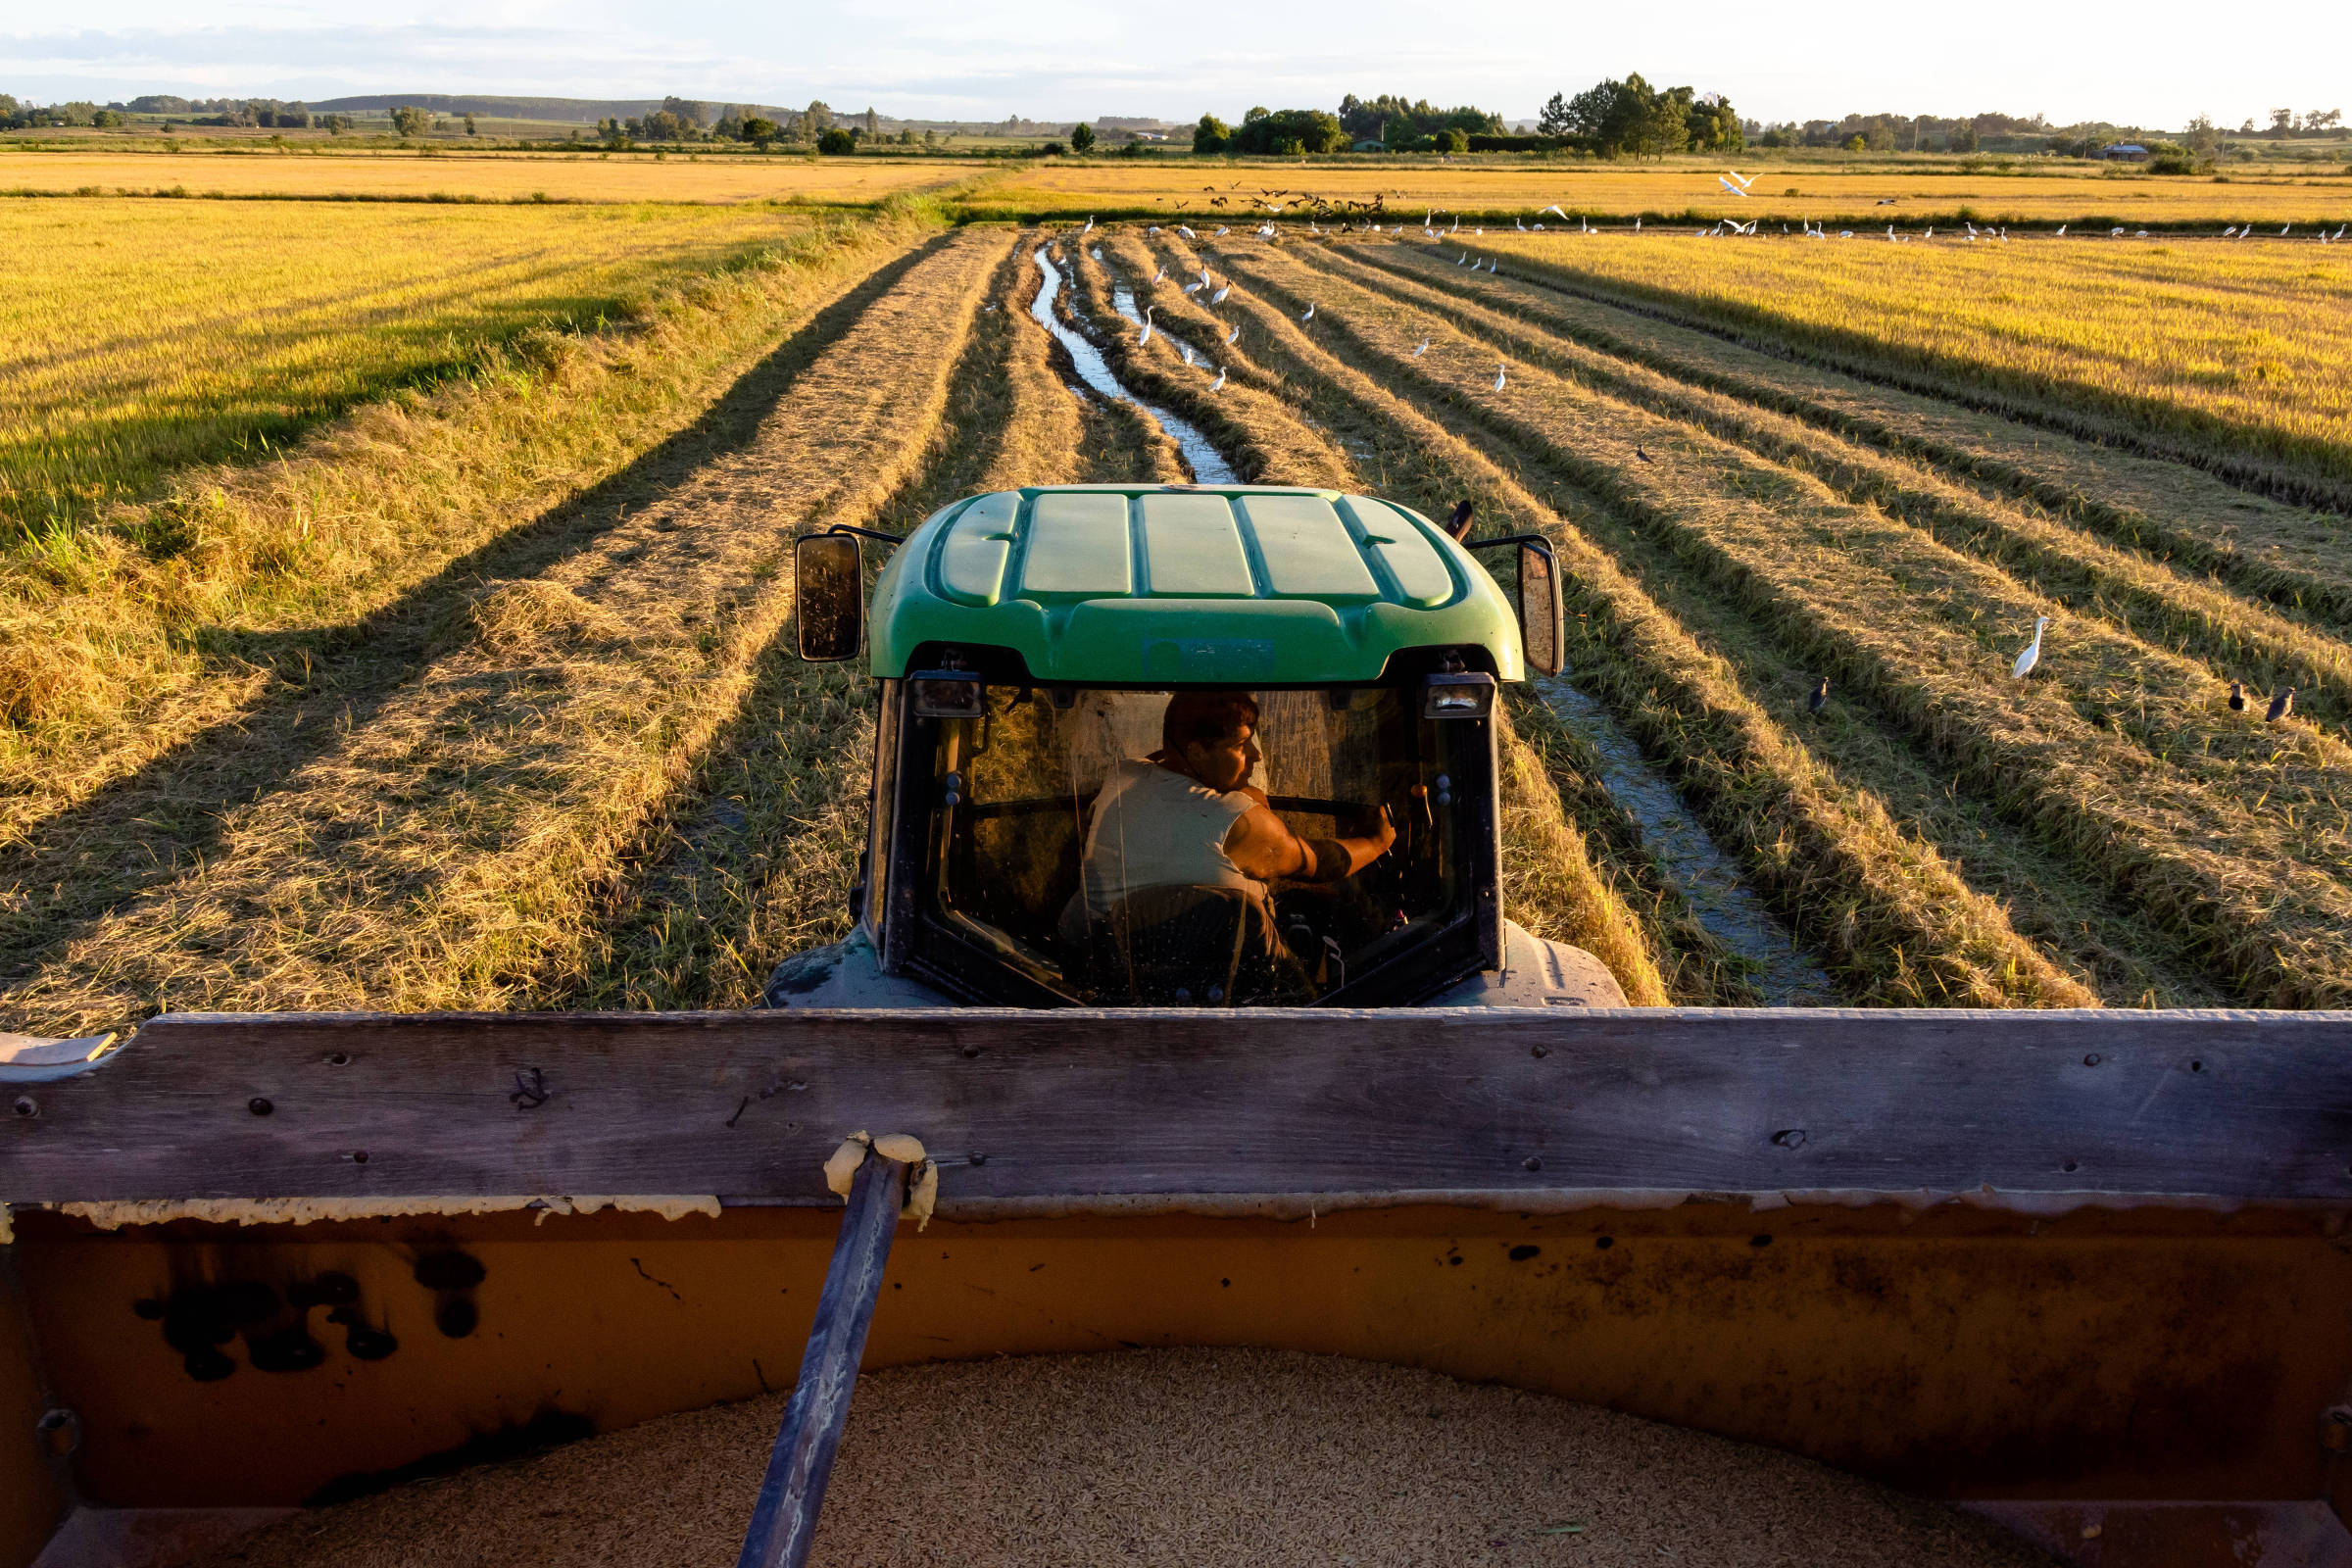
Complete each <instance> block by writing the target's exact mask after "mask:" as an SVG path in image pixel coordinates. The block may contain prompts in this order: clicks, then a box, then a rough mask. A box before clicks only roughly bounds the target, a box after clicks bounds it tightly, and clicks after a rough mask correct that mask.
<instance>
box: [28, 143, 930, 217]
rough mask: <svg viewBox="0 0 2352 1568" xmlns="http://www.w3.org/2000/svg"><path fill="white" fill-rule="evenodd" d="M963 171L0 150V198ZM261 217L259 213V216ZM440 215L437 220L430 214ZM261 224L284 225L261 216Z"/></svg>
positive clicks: (721, 192) (701, 184) (722, 199)
mask: <svg viewBox="0 0 2352 1568" xmlns="http://www.w3.org/2000/svg"><path fill="white" fill-rule="evenodd" d="M974 167H975V166H973V165H972V164H970V163H968V162H962V161H957V162H945V161H942V160H940V159H936V158H909V159H906V160H904V161H894V160H886V159H881V158H854V159H853V158H815V157H809V156H807V155H799V154H785V153H770V154H767V155H766V156H763V157H759V156H742V155H734V154H727V155H720V154H713V155H712V156H711V157H709V158H699V157H696V156H695V155H693V154H670V155H667V156H665V157H663V158H662V159H660V160H657V159H656V158H655V157H654V155H653V154H651V153H606V152H603V151H600V150H598V149H595V148H583V149H581V150H580V151H578V152H564V153H514V152H510V153H468V152H462V151H443V150H441V149H439V148H434V149H432V150H431V151H428V152H401V151H391V150H376V151H368V152H358V151H352V152H345V151H320V152H312V151H309V150H307V149H306V150H305V151H303V152H299V153H294V152H284V153H281V152H273V151H271V150H270V149H268V148H260V149H255V150H253V151H248V152H236V153H221V152H198V151H188V152H179V153H173V152H168V151H165V150H163V149H162V148H157V149H155V150H154V151H147V152H114V151H107V152H84V151H81V150H78V149H76V150H75V151H73V152H41V153H34V152H17V151H0V192H16V193H32V192H39V193H43V194H47V195H53V196H69V195H75V194H79V193H82V192H84V191H93V190H95V191H104V192H105V193H107V194H108V195H110V196H113V195H125V196H151V195H162V196H194V197H211V196H220V197H230V198H274V199H279V200H310V201H391V202H433V203H448V202H461V203H463V202H519V203H536V202H540V201H548V202H589V203H621V204H635V203H641V202H664V203H675V202H696V203H724V204H742V203H751V202H794V203H803V204H820V205H828V206H840V205H860V206H872V205H874V204H877V203H880V202H882V201H884V200H887V199H888V198H890V197H892V196H902V195H912V194H915V193H918V192H923V191H931V190H936V189H944V188H946V187H948V186H950V185H952V184H954V183H955V182H956V181H957V180H961V179H968V178H969V177H970V176H971V175H972V173H973V172H974ZM265 211H269V210H267V209H266V210H265ZM438 216H447V215H445V214H444V215H438ZM269 221H270V223H271V224H275V223H277V222H280V221H286V220H285V215H283V214H279V213H275V212H270V219H269Z"/></svg>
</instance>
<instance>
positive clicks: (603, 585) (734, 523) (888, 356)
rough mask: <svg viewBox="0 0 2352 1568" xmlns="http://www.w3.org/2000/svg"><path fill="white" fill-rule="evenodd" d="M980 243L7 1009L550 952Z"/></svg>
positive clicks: (882, 432) (750, 655) (849, 494)
mask: <svg viewBox="0 0 2352 1568" xmlns="http://www.w3.org/2000/svg"><path fill="white" fill-rule="evenodd" d="M1003 244H1004V238H1003V236H1002V234H988V233H981V232H967V233H964V234H960V235H957V236H955V237H953V238H950V239H945V240H941V241H939V242H937V243H936V244H935V245H934V246H933V247H931V248H930V250H929V251H928V253H927V254H925V255H924V256H922V257H921V259H919V260H918V261H917V262H916V263H915V265H914V266H913V267H912V268H911V269H910V270H907V273H906V274H905V276H904V278H903V279H902V280H901V282H900V283H899V285H898V286H897V287H896V288H894V289H893V290H891V291H890V292H889V293H888V294H887V295H885V296H884V297H883V298H882V299H881V300H879V301H878V302H876V303H875V304H874V305H873V306H871V307H870V308H869V309H867V310H866V311H865V312H864V313H863V315H862V316H861V317H860V318H859V319H858V321H857V323H856V325H855V326H853V327H852V328H851V329H850V330H849V331H848V332H846V333H845V334H843V335H842V336H841V338H840V339H839V340H838V341H836V342H834V343H833V344H831V345H830V346H829V347H827V348H826V349H825V350H824V351H823V352H822V353H821V354H819V355H818V356H817V357H816V358H815V360H814V361H813V362H812V363H811V364H809V367H808V368H806V369H805V370H804V371H802V372H801V373H800V374H798V375H797V376H795V377H793V379H792V381H791V383H790V385H789V386H787V387H786V388H784V389H783V395H782V396H781V397H780V398H779V399H778V400H777V402H776V404H775V407H774V410H773V412H772V413H771V414H770V415H769V416H768V417H766V418H765V419H764V420H763V421H762V422H761V423H760V426H759V427H758V429H757V431H756V432H755V433H754V434H753V436H752V438H751V439H750V440H749V441H748V442H746V443H745V444H744V445H743V446H741V447H740V448H739V449H736V450H733V451H726V450H721V451H719V452H716V453H712V454H711V456H710V457H709V459H708V460H707V461H706V462H705V463H703V464H702V465H701V466H699V467H698V468H697V469H695V470H693V471H692V472H690V473H689V474H688V475H686V476H685V477H684V478H683V479H682V480H681V481H680V482H679V483H677V484H676V485H674V486H673V487H671V488H670V489H668V490H667V492H666V493H664V494H663V495H662V497H661V498H660V499H658V500H657V501H655V502H654V503H653V504H652V505H650V506H647V507H645V508H644V509H643V510H641V511H639V512H637V513H636V514H635V515H632V516H630V517H629V518H628V519H627V520H626V521H625V522H618V521H616V522H615V524H614V525H613V527H612V528H611V529H610V530H609V531H608V532H607V533H606V534H605V535H604V536H603V537H602V538H601V539H600V540H599V541H598V543H597V546H596V548H594V549H592V550H588V551H584V552H582V553H581V554H579V555H577V556H575V557H573V558H571V559H569V560H567V561H565V562H564V563H563V564H560V565H558V566H557V567H555V568H553V569H551V570H549V571H547V572H546V573H544V574H542V575H540V576H538V577H534V578H529V579H525V580H521V581H515V582H510V583H506V584H503V585H501V586H500V587H498V588H497V589H495V590H494V591H492V592H490V593H488V594H486V595H484V596H482V597H481V598H480V599H479V600H478V601H477V602H476V603H475V605H474V607H473V611H472V614H471V617H470V625H469V627H468V628H467V630H468V632H469V635H468V637H467V639H466V642H465V643H464V644H463V645H462V646H460V647H458V648H456V649H454V650H453V651H452V652H450V653H449V654H448V655H447V656H446V657H444V658H442V659H440V660H438V661H437V662H435V663H434V664H433V665H432V666H431V667H430V668H428V669H427V670H426V671H425V672H424V673H423V675H422V676H421V677H420V678H419V679H418V680H417V681H416V682H415V683H414V684H413V685H411V686H409V687H407V688H405V689H404V690H402V691H401V692H399V693H397V694H396V695H395V696H394V697H393V698H392V699H391V700H389V701H387V702H386V703H385V704H384V705H383V706H382V707H381V708H380V709H379V710H378V711H376V712H375V713H374V714H373V715H372V717H371V718H369V719H368V721H367V722H365V723H364V724H360V725H357V726H355V727H354V728H353V729H352V730H351V731H350V733H349V734H348V735H346V736H345V737H343V739H342V740H341V741H340V743H339V744H337V745H336V746H335V747H334V748H333V749H332V750H331V751H330V752H329V753H328V754H327V755H325V756H323V757H321V758H320V759H319V760H317V761H316V762H313V763H311V764H310V765H308V766H306V767H304V768H302V769H301V770H299V771H298V772H297V773H295V774H294V775H293V776H292V777H291V778H290V779H288V780H287V782H286V785H285V787H284V788H282V789H280V790H278V791H277V792H275V793H274V794H271V795H269V796H267V797H265V798H263V799H262V800H259V801H257V802H255V803H254V804H253V805H251V806H250V807H246V808H243V809H239V810H237V811H236V812H234V813H233V814H232V817H231V820H230V821H229V822H228V823H227V824H226V827H225V830H224V835H223V842H222V848H221V854H220V855H219V856H218V857H217V858H215V859H214V860H213V861H212V862H211V863H210V864H209V865H207V866H205V867H204V868H203V869H202V870H200V871H197V872H193V873H191V874H189V875H187V876H184V877H182V878H181V879H179V881H178V882H177V883H175V884H173V885H172V886H171V887H169V888H166V889H164V890H161V891H159V892H158V893H156V894H153V895H151V896H149V897H147V898H145V899H142V900H140V901H139V902H138V903H136V904H135V905H133V906H131V907H128V908H126V909H123V910H122V911H120V912H119V913H116V914H113V915H110V916H109V917H107V918H106V919H104V920H102V921H100V922H97V923H96V925H95V926H94V927H93V928H92V929H91V930H89V931H88V932H87V933H85V934H84V935H83V936H81V937H80V938H79V939H78V940H76V941H75V942H73V944H72V945H71V946H70V947H69V948H68V949H67V950H66V951H65V952H64V953H62V954H61V955H59V956H57V957H56V958H55V959H54V960H53V961H52V962H50V963H49V964H47V965H45V966H44V968H43V969H42V970H41V971H40V972H39V973H38V974H37V975H36V976H34V978H33V979H32V980H31V981H30V982H28V983H27V984H25V985H24V986H21V987H19V988H17V989H16V990H15V991H14V992H12V993H11V994H10V995H9V996H8V998H7V1002H8V1005H9V1007H10V1010H11V1011H12V1013H15V1014H18V1015H21V1016H27V1017H29V1018H30V1019H31V1020H32V1021H33V1024H34V1027H36V1028H49V1029H53V1030H58V1031H65V1032H71V1031H74V1030H78V1029H87V1028H93V1027H99V1026H103V1025H105V1024H109V1023H115V1022H119V1021H121V1020H122V1019H123V1017H124V1016H125V1015H127V1014H132V1013H136V1012H140V1011H144V1010H151V1009H153V1008H155V1007H158V1006H175V1007H188V1006H203V1007H223V1006H227V1007H255V1008H263V1007H338V1006H363V1005H364V1006H371V1007H379V1008H414V1007H426V1006H450V1005H475V1006H481V1005H489V1006H497V1005H502V1004H503V1003H505V1002H506V1001H507V1000H508V999H510V998H511V997H513V996H515V994H516V993H517V991H519V990H521V989H523V988H526V987H527V986H528V985H529V984H530V982H531V979H532V977H533V976H534V975H536V974H539V973H542V972H547V971H550V970H553V971H557V972H562V971H564V970H565V969H567V968H568V967H570V965H567V964H566V963H565V962H564V960H563V959H562V958H561V957H560V956H559V955H561V954H562V953H563V952H564V950H566V949H571V948H576V947H578V946H580V945H581V944H583V943H584V942H585V941H586V940H587V937H586V933H585V932H584V930H583V929H582V915H583V908H584V906H585V905H586V904H588V903H589V902H591V901H590V899H589V894H590V891H591V889H592V888H593V887H594V886H595V885H597V884H598V883H600V882H602V881H603V880H604V879H606V878H607V877H609V876H610V875H612V873H613V862H614V858H615V857H616V856H618V855H620V854H623V853H625V851H626V850H627V848H628V847H629V846H630V845H631V844H633V843H636V842H639V841H641V837H642V833H643V827H644V823H645V821H646V819H647V817H648V815H649V813H651V812H653V811H656V810H659V809H660V808H661V806H662V802H663V800H664V798H665V797H666V796H667V795H668V794H669V792H670V791H671V790H672V789H673V788H674V787H675V786H676V784H677V782H678V781H679V779H680V778H681V776H682V775H683V774H684V773H685V772H686V771H687V769H688V768H689V767H690V766H691V763H692V760H693V759H694V757H695V756H696V755H697V754H698V753H699V752H700V751H701V750H702V748H703V747H704V746H705V744H706V743H707V742H708V741H709V739H710V738H711V735H712V733H713V732H714V731H715V730H716V728H717V726H718V725H719V723H720V722H721V721H722V720H723V719H724V718H725V716H726V715H727V714H728V713H730V712H732V711H735V710H736V709H737V708H738V706H739V705H740V703H741V701H742V699H743V698H744V696H745V694H746V693H747V691H748V690H749V688H750V686H751V682H752V670H753V666H754V664H755V662H756V660H757V657H758V655H759V653H760V650H761V649H762V648H764V647H765V646H766V645H767V644H768V642H769V641H770V639H772V638H773V636H774V635H775V632H776V630H777V628H778V627H779V626H780V625H781V624H782V622H783V619H784V617H785V614H786V613H787V611H788V609H789V600H790V593H789V591H788V589H787V588H785V587H784V586H783V585H782V584H781V583H780V582H779V581H778V576H779V573H778V567H779V565H780V564H781V560H782V557H783V554H784V551H785V548H786V543H787V541H788V540H789V537H790V536H791V534H792V533H794V532H795V531H797V529H798V528H799V527H800V526H801V525H803V524H804V523H805V522H807V521H808V520H809V519H811V518H814V517H817V516H820V515H821V516H824V517H825V518H827V519H828V520H856V519H858V518H860V517H864V516H868V515H871V514H872V513H873V511H874V510H875V509H876V508H877V507H879V506H880V505H881V504H882V503H883V502H884V501H885V500H886V499H887V498H888V496H889V495H890V494H891V493H892V492H893V491H894V490H895V489H897V488H898V486H899V485H900V484H901V483H902V482H903V481H904V480H905V479H906V478H907V476H908V475H909V474H910V473H911V471H912V470H913V468H914V466H915V465H916V463H917V462H918V461H919V459H920V456H921V453H922V451H923V449H924V448H925V446H926V445H927V443H928V439H929V436H930V433H931V431H932V429H933V428H934V427H935V426H936V424H937V422H938V420H939V418H940V416H941V413H942V409H943V406H944V404H945V402H946V395H947V386H948V379H949V374H950V371H951V369H952V368H953V367H954V365H955V364H956V359H957V357H958V354H959V351H960V348H961V345H962V342H963V340H964V337H965V335H966V334H967V333H968V331H969V329H970V323H971V319H972V317H973V315H974V312H975V311H976V309H977V307H978V305H979V303H980V297H981V295H982V292H983V291H984V289H985V288H986V285H987V282H988V279H989V276H990V274H991V272H992V270H993V268H994V264H995V262H996V261H997V259H998V257H999V256H1000V255H1001V254H1002V249H1001V247H1002V246H1003ZM370 807H372V808H373V809H372V811H370V809H369V808H370Z"/></svg>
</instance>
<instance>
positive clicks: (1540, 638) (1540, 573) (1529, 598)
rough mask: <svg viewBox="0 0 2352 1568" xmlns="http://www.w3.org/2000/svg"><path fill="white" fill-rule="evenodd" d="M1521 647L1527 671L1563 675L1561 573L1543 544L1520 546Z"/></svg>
mask: <svg viewBox="0 0 2352 1568" xmlns="http://www.w3.org/2000/svg"><path fill="white" fill-rule="evenodd" d="M1518 611H1519V646H1520V647H1521V649H1522V650H1524V651H1525V653H1526V655H1527V667H1528V669H1529V670H1530V671H1531V672H1533V673H1535V674H1538V675H1557V674H1558V673H1559V672H1560V643H1561V640H1562V637H1563V635H1564V632H1565V623H1564V620H1563V616H1562V610H1561V605H1560V572H1559V566H1558V564H1557V563H1555V562H1554V561H1553V560H1552V559H1551V552H1550V550H1548V549H1546V548H1545V547H1544V546H1543V545H1540V544H1528V543H1523V544H1521V545H1520V546H1519V602H1518Z"/></svg>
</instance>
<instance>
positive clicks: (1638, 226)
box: [1634, 213, 1789, 234]
mask: <svg viewBox="0 0 2352 1568" xmlns="http://www.w3.org/2000/svg"><path fill="white" fill-rule="evenodd" d="M1781 231H1782V232H1783V233H1787V232H1788V231H1789V225H1788V224H1786V223H1783V224H1782V225H1781ZM1634 232H1635V233H1637V234H1639V233H1641V232H1642V215H1641V214H1640V213H1636V214H1635V215H1634Z"/></svg>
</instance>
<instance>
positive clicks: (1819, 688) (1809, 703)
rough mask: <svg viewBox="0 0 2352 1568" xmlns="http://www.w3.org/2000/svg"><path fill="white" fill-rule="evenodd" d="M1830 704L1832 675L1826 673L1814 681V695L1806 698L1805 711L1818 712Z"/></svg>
mask: <svg viewBox="0 0 2352 1568" xmlns="http://www.w3.org/2000/svg"><path fill="white" fill-rule="evenodd" d="M1829 706H1830V677H1829V676H1827V675H1824V676H1822V677H1821V679H1819V680H1817V681H1815V682H1814V683H1813V695H1812V696H1810V697H1808V698H1806V699H1805V711H1806V712H1808V713H1818V712H1820V711H1822V710H1823V709H1825V708H1827V707H1829Z"/></svg>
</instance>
